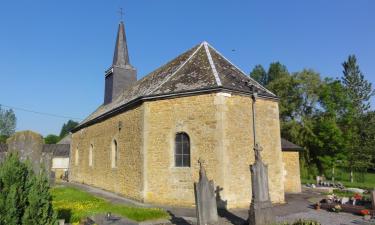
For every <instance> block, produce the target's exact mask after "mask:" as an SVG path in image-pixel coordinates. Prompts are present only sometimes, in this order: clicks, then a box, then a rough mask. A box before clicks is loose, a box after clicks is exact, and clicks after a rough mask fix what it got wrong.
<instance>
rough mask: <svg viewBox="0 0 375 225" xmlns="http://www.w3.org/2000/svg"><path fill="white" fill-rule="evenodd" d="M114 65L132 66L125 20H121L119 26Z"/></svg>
mask: <svg viewBox="0 0 375 225" xmlns="http://www.w3.org/2000/svg"><path fill="white" fill-rule="evenodd" d="M112 65H113V66H117V67H126V66H128V67H129V66H130V67H131V65H130V62H129V53H128V45H127V42H126V35H125V27H124V22H123V21H121V22H120V24H119V26H118V32H117V40H116V46H115V53H114V55H113V63H112Z"/></svg>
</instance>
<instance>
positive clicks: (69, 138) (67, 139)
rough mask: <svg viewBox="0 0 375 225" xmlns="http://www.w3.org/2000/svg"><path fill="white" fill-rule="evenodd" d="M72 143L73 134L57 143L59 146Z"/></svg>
mask: <svg viewBox="0 0 375 225" xmlns="http://www.w3.org/2000/svg"><path fill="white" fill-rule="evenodd" d="M71 142H72V134H68V135H66V136H65V137H64V138H63V139H61V140H60V141H59V142H57V144H70V143H71Z"/></svg>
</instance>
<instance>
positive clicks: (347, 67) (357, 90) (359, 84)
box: [342, 55, 375, 113]
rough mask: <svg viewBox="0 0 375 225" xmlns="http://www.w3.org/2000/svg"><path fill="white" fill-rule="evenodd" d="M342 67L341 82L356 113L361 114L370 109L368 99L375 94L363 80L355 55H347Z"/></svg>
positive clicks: (369, 84)
mask: <svg viewBox="0 0 375 225" xmlns="http://www.w3.org/2000/svg"><path fill="white" fill-rule="evenodd" d="M342 66H343V68H344V70H343V74H344V76H343V78H342V81H343V83H344V85H345V87H346V88H347V90H348V93H349V95H350V97H351V99H352V102H353V105H354V107H355V109H356V111H357V112H356V113H363V112H365V111H366V110H368V109H369V108H370V98H371V97H372V96H373V95H374V94H375V92H374V90H373V89H372V84H371V83H370V82H368V81H367V80H365V78H364V75H363V74H362V72H361V70H360V69H359V66H358V64H357V58H356V57H355V55H349V57H348V60H347V61H345V62H343V63H342Z"/></svg>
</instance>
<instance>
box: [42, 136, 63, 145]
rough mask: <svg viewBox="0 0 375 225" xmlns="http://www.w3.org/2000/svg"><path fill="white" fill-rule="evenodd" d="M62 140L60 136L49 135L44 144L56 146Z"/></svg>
mask: <svg viewBox="0 0 375 225" xmlns="http://www.w3.org/2000/svg"><path fill="white" fill-rule="evenodd" d="M60 140H61V138H60V137H59V136H57V135H54V134H49V135H47V137H45V138H44V143H46V144H56V143H57V142H59V141H60Z"/></svg>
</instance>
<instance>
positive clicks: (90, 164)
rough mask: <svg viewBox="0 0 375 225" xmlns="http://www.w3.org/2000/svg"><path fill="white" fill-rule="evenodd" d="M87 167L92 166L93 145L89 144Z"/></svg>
mask: <svg viewBox="0 0 375 225" xmlns="http://www.w3.org/2000/svg"><path fill="white" fill-rule="evenodd" d="M89 167H94V145H93V144H90V149H89Z"/></svg>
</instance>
